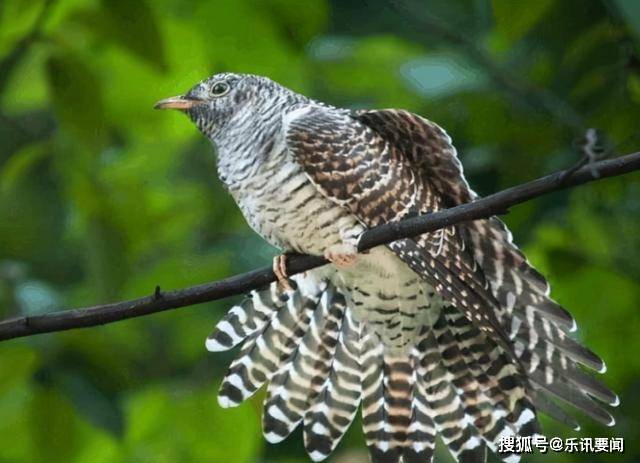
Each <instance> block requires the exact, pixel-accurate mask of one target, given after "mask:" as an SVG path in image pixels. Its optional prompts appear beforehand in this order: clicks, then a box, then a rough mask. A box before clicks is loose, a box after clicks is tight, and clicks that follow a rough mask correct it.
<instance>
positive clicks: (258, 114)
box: [154, 73, 296, 142]
mask: <svg viewBox="0 0 640 463" xmlns="http://www.w3.org/2000/svg"><path fill="white" fill-rule="evenodd" d="M295 97H296V95H295V94H294V93H293V92H291V91H290V90H288V89H286V88H284V87H282V86H280V85H279V84H277V83H275V82H273V81H272V80H270V79H268V78H266V77H262V76H256V75H251V74H232V73H221V74H215V75H213V76H212V77H210V78H208V79H205V80H203V81H202V82H200V83H198V84H196V85H195V86H194V87H192V88H191V90H189V91H188V92H187V93H186V94H184V95H179V96H175V97H171V98H166V99H164V100H160V101H158V102H157V103H156V104H155V106H154V108H156V109H178V110H180V111H183V112H184V113H186V114H187V115H188V116H189V117H190V118H191V120H192V121H193V122H195V124H196V125H197V126H198V128H199V129H200V130H201V131H202V132H203V133H204V134H205V135H206V136H208V137H209V138H210V139H211V140H212V141H214V142H217V141H219V140H216V139H219V138H221V137H224V136H226V135H228V131H229V130H230V129H233V128H234V127H235V128H238V126H244V125H246V126H248V127H251V126H252V125H255V124H256V123H257V122H258V121H259V120H260V118H262V117H264V116H265V115H267V114H270V113H271V111H269V108H273V107H274V106H276V105H277V103H278V102H279V101H285V100H289V101H290V100H291V98H294V99H295Z"/></svg>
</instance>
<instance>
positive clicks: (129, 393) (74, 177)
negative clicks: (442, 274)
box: [0, 0, 640, 463]
mask: <svg viewBox="0 0 640 463" xmlns="http://www.w3.org/2000/svg"><path fill="white" fill-rule="evenodd" d="M394 4H395V5H396V7H394V8H391V7H389V6H388V4H387V2H373V1H371V2H366V3H365V2H359V1H355V0H349V1H342V0H334V1H325V0H307V1H305V2H304V3H303V2H297V1H293V0H292V1H286V0H264V1H262V0H238V1H215V2H211V1H206V0H200V1H191V2H183V1H178V0H159V1H154V2H151V1H150V0H127V1H125V0H40V1H36V0H4V1H2V2H0V316H1V317H3V318H5V317H10V316H13V315H18V314H34V313H43V312H47V311H51V310H57V309H60V308H65V307H71V306H86V305H91V304H96V303H101V302H107V301H114V300H119V299H122V298H129V297H135V296H141V295H144V294H149V293H150V292H152V291H153V288H154V287H155V285H157V284H159V285H161V286H162V287H163V288H177V287H181V286H186V285H191V284H196V283H200V282H204V281H208V280H214V279H218V278H222V277H224V276H227V275H231V274H233V273H236V272H240V271H244V270H248V269H250V268H252V267H255V266H257V265H264V264H266V263H268V261H269V257H270V256H271V255H272V254H273V252H274V251H273V250H272V249H270V248H269V247H268V246H267V245H265V244H264V243H262V241H261V240H260V239H258V238H257V237H256V236H254V235H253V234H252V233H251V232H250V231H249V230H248V227H247V226H246V225H245V224H244V221H243V220H242V218H241V216H240V215H239V213H238V211H237V210H236V207H235V206H234V204H233V203H232V201H231V199H230V197H229V196H228V195H226V194H225V192H224V190H223V189H222V187H221V185H220V183H219V182H218V181H217V179H216V178H215V158H214V154H213V150H212V149H211V148H210V146H209V145H208V143H207V142H206V141H205V140H203V139H202V137H201V136H200V135H199V134H198V133H196V129H195V128H194V127H193V126H192V124H191V123H190V122H189V121H188V120H187V119H186V118H185V117H184V116H182V115H180V114H178V113H175V114H169V113H164V112H163V113H158V112H154V111H152V109H151V108H152V105H153V103H154V102H155V101H156V100H158V99H160V98H162V97H166V96H170V95H173V94H177V93H180V92H183V91H185V90H186V89H188V88H189V87H190V86H191V85H193V84H194V83H195V82H197V81H198V80H200V79H202V78H204V77H207V76H208V75H210V74H212V73H214V72H219V71H222V70H231V71H237V72H251V73H258V74H265V75H268V76H270V77H272V78H273V79H275V80H277V81H279V82H281V83H282V84H284V85H287V86H289V87H292V88H294V89H295V90H298V91H300V92H302V93H305V94H306V95H309V96H312V97H315V98H318V99H321V100H324V101H327V102H329V103H333V104H337V105H344V106H352V107H403V108H406V109H409V110H412V111H415V112H418V113H420V114H422V115H425V116H427V117H429V118H430V119H432V120H434V121H436V122H438V123H440V124H441V125H442V126H444V127H446V128H447V130H448V131H449V133H450V134H452V136H453V137H454V139H455V141H456V144H457V146H458V149H459V151H460V154H461V157H462V159H463V162H464V163H465V166H466V171H467V173H468V176H469V177H470V180H471V182H472V184H473V185H474V187H475V189H476V190H477V191H478V192H480V193H481V194H487V193H490V192H493V191H495V190H498V189H501V188H503V187H506V186H509V185H513V184H517V183H519V182H522V181H525V180H528V179H531V178H534V177H536V176H538V175H541V174H543V173H546V172H549V171H552V170H554V169H558V168H561V167H563V166H567V165H569V164H571V163H572V162H575V160H577V158H578V156H579V154H578V153H577V152H576V150H575V149H574V148H572V146H573V143H574V141H575V140H576V138H578V137H579V136H580V135H581V130H583V129H584V128H587V127H598V128H600V129H602V130H603V132H604V133H605V134H606V135H607V137H608V139H609V142H610V145H611V149H612V151H613V152H615V153H626V152H631V151H634V150H638V148H639V147H640V45H639V43H640V22H639V21H640V2H637V1H634V0H602V1H596V0H588V1H583V0H566V1H565V0H563V1H560V0H544V1H542V0H541V1H538V2H511V1H509V0H494V1H488V0H454V1H445V0H435V1H428V2H427V1H422V2H421V1H416V0H406V1H402V0H401V1H398V2H394ZM505 220H506V221H507V222H508V223H509V225H510V226H511V227H512V229H513V231H514V235H515V238H516V240H517V242H518V243H520V244H522V245H523V247H524V248H525V250H526V251H527V252H528V254H529V255H530V257H531V259H532V261H533V262H534V263H535V264H536V265H537V266H538V267H539V268H540V269H541V270H542V271H544V272H545V273H546V274H547V275H548V276H549V278H550V280H551V282H552V285H553V288H554V290H553V295H554V296H555V297H556V298H557V299H558V300H559V301H560V302H561V303H563V304H564V305H565V306H566V307H568V308H569V309H570V310H571V311H572V312H573V314H574V315H575V316H576V318H577V319H578V322H579V325H580V328H581V329H580V331H579V334H578V335H579V336H580V338H581V339H582V340H584V341H585V342H586V343H587V344H588V345H589V346H592V347H593V348H594V350H596V351H597V352H598V353H600V354H601V355H602V356H603V357H604V358H605V359H606V360H607V362H608V365H609V371H608V372H607V375H606V381H607V383H608V384H609V385H610V386H611V387H613V388H614V389H615V390H617V391H618V392H619V393H620V395H621V398H622V405H621V407H620V408H619V409H618V410H616V415H617V418H618V425H617V426H616V427H615V428H613V429H604V428H602V427H599V426H596V425H592V424H589V423H587V422H586V420H583V421H584V422H585V426H584V427H583V432H582V435H587V436H623V437H625V438H626V447H627V448H626V452H625V453H624V454H623V455H601V454H599V455H592V456H590V457H588V459H589V461H629V462H631V461H639V460H640V447H638V444H637V442H638V441H640V426H639V425H640V423H639V421H638V415H639V414H640V398H639V396H638V394H637V390H638V388H639V387H640V357H639V356H638V355H637V353H638V352H639V351H640V336H638V333H639V332H640V310H639V307H640V285H639V284H638V282H640V232H639V230H640V178H639V177H638V176H637V175H628V176H625V177H620V178H616V179H611V180H607V181H604V182H601V183H597V184H593V185H589V186H585V187H582V188H577V189H574V190H572V191H567V192H562V193H557V194H553V195H550V196H547V197H544V198H541V199H538V200H536V201H533V202H530V203H527V204H525V205H521V206H519V207H516V208H514V209H513V211H512V212H511V213H510V214H509V215H508V216H506V217H505ZM232 302H233V301H231V300H227V301H221V302H218V303H210V304H205V305H202V306H199V307H194V308H187V309H182V310H180V311H178V312H174V313H164V314H158V315H154V316H150V317H145V318H143V319H136V320H130V321H126V322H120V323H117V324H113V325H110V326H105V327H97V328H91V329H86V330H81V331H71V332H64V333H56V334H52V335H43V336H37V337H33V338H30V339H22V340H16V341H10V342H5V343H3V344H1V345H0V462H92V463H112V462H149V461H153V462H226V461H233V462H276V461H277V462H290V463H293V462H302V461H306V457H305V456H304V453H303V449H302V443H301V436H300V434H299V433H297V434H296V436H294V438H292V439H289V440H288V441H286V442H285V443H283V444H281V445H278V446H271V445H268V444H265V443H264V442H263V439H262V437H261V435H260V422H259V414H260V397H256V398H255V399H253V400H251V401H250V402H248V403H246V404H244V405H243V406H241V407H239V408H238V409H235V410H222V409H220V408H219V407H218V405H217V403H216V400H215V389H216V387H217V384H218V382H219V381H220V378H221V376H222V374H223V373H224V371H225V367H226V365H227V364H228V362H229V360H230V359H231V354H220V355H209V354H206V353H205V350H204V342H203V341H204V338H205V336H206V335H207V334H208V330H209V327H211V326H213V324H214V323H215V321H216V320H217V319H218V318H219V317H220V316H221V314H222V313H223V311H224V309H225V308H226V307H228V306H229V305H230V304H231V303H232ZM545 425H546V426H547V428H546V429H547V431H548V433H549V434H551V435H561V436H569V435H570V431H567V430H565V429H562V428H560V427H557V426H556V425H554V424H552V423H549V422H547V421H545ZM358 427H359V425H358V424H356V425H355V426H354V427H352V429H351V431H350V432H349V434H348V435H347V437H346V438H345V441H344V442H343V443H342V444H341V446H340V447H339V451H338V452H337V454H336V456H335V457H334V458H333V459H332V460H333V461H334V462H346V461H352V462H356V461H366V460H363V458H364V456H363V455H364V453H363V450H362V449H363V440H362V437H361V435H360V434H361V432H360V430H359V429H358ZM445 453H446V452H439V458H441V459H442V461H444V460H447V459H448V457H447V456H446V455H445ZM583 458H584V457H581V456H579V455H568V454H567V455H547V456H540V455H535V456H532V457H529V458H528V459H527V461H543V460H544V461H554V462H556V461H562V462H571V461H582V460H583Z"/></svg>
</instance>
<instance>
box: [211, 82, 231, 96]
mask: <svg viewBox="0 0 640 463" xmlns="http://www.w3.org/2000/svg"><path fill="white" fill-rule="evenodd" d="M230 89H231V87H230V86H229V84H228V83H226V82H216V83H215V84H213V87H211V92H210V93H211V96H215V97H218V96H223V95H226V94H227V93H229V90H230Z"/></svg>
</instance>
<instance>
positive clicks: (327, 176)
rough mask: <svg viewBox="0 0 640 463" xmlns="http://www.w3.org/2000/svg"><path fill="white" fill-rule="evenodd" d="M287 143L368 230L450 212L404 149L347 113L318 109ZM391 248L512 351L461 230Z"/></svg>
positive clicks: (292, 128) (291, 128)
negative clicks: (407, 218) (426, 215)
mask: <svg viewBox="0 0 640 463" xmlns="http://www.w3.org/2000/svg"><path fill="white" fill-rule="evenodd" d="M286 142H287V146H288V148H289V150H290V151H291V153H292V154H293V156H294V157H295V158H296V159H297V161H298V162H299V163H300V164H301V165H302V166H303V167H304V169H305V171H306V172H307V174H308V175H309V177H310V178H311V180H312V181H313V182H314V184H315V185H316V186H317V187H318V188H319V190H320V191H321V192H322V193H323V194H324V195H326V196H327V197H329V198H330V199H332V200H334V201H336V202H337V203H339V204H341V205H342V206H343V207H346V208H348V209H349V210H350V211H351V212H353V214H354V215H355V216H356V217H357V218H358V219H359V220H360V221H361V222H362V223H363V224H364V225H366V226H368V227H373V226H376V225H379V224H381V223H386V222H391V221H394V220H401V219H402V218H405V217H407V216H409V215H415V214H424V213H427V212H430V211H435V210H439V209H441V208H443V207H444V204H443V203H444V201H443V196H442V195H441V194H440V193H439V192H438V191H437V190H436V188H435V187H434V185H433V184H432V183H431V182H430V181H429V178H428V177H426V176H424V175H420V174H421V171H420V169H417V168H416V166H415V165H414V161H413V160H410V161H409V162H407V160H408V158H407V154H406V153H404V152H403V151H402V150H401V149H400V147H399V146H398V145H396V144H394V143H393V142H392V141H390V140H387V139H386V138H385V137H384V136H383V135H381V134H380V133H378V132H377V131H375V130H372V129H371V128H370V127H368V126H367V125H365V124H363V123H361V122H359V121H357V120H355V119H353V118H352V117H350V116H349V115H348V114H346V113H339V112H335V111H333V112H332V111H327V110H326V108H321V107H319V108H316V109H311V110H310V111H308V112H307V113H305V114H304V115H299V116H298V117H296V118H294V119H293V120H291V121H290V122H289V124H288V130H287V136H286ZM415 159H418V156H417V153H416V157H415ZM389 248H390V249H391V250H393V251H394V252H395V253H396V254H397V255H398V256H399V257H400V258H401V259H402V260H404V261H405V262H406V263H407V264H408V265H409V266H410V267H411V268H412V269H413V270H414V271H415V272H416V273H418V274H419V275H421V276H422V277H423V278H424V279H425V280H426V281H428V282H429V283H430V284H431V285H433V286H434V287H435V288H436V290H437V291H438V292H439V293H440V294H441V295H442V297H443V298H444V299H445V300H447V301H448V302H450V303H451V304H453V305H454V306H456V307H457V308H458V309H459V310H461V311H462V312H463V313H464V314H465V315H466V316H467V317H468V318H469V319H470V320H472V322H473V323H474V324H476V325H477V326H478V328H480V329H482V330H483V331H485V332H487V333H490V334H492V335H493V337H494V338H495V339H496V341H497V342H500V343H501V344H503V347H504V348H505V350H506V351H507V352H511V347H510V345H509V344H508V342H507V338H506V335H505V334H504V332H503V330H502V328H501V327H500V325H499V323H498V320H497V319H496V316H495V313H494V311H493V310H490V309H487V307H491V306H493V305H497V301H496V300H495V298H494V296H493V294H492V293H491V291H490V289H489V286H488V284H487V282H486V280H485V278H484V275H483V274H482V272H481V271H480V270H479V269H478V267H477V265H476V262H475V261H474V259H473V257H472V255H471V254H470V253H469V252H468V251H467V250H465V243H464V241H463V240H462V237H461V236H460V235H459V233H458V230H457V228H456V227H449V228H447V229H443V230H438V231H437V232H434V233H430V234H425V235H422V236H420V237H416V238H415V239H414V240H399V241H396V242H394V243H392V244H390V245H389Z"/></svg>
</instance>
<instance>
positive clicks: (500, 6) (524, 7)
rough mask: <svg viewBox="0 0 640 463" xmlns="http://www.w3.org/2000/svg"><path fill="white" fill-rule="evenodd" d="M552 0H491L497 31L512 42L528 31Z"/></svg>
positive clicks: (539, 18) (551, 3)
mask: <svg viewBox="0 0 640 463" xmlns="http://www.w3.org/2000/svg"><path fill="white" fill-rule="evenodd" d="M553 2H554V0H538V1H536V2H514V1H511V0H493V2H492V4H493V16H494V18H495V21H496V27H497V30H498V32H499V33H500V34H501V35H503V36H504V37H506V38H508V39H510V40H511V41H512V42H515V41H517V40H518V39H520V38H522V37H523V36H525V35H526V34H527V32H529V31H530V30H531V29H532V28H533V26H535V25H536V24H537V23H538V22H539V21H540V20H541V19H542V17H543V16H544V14H545V13H546V12H547V11H548V10H549V8H550V7H551V6H552V5H553Z"/></svg>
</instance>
